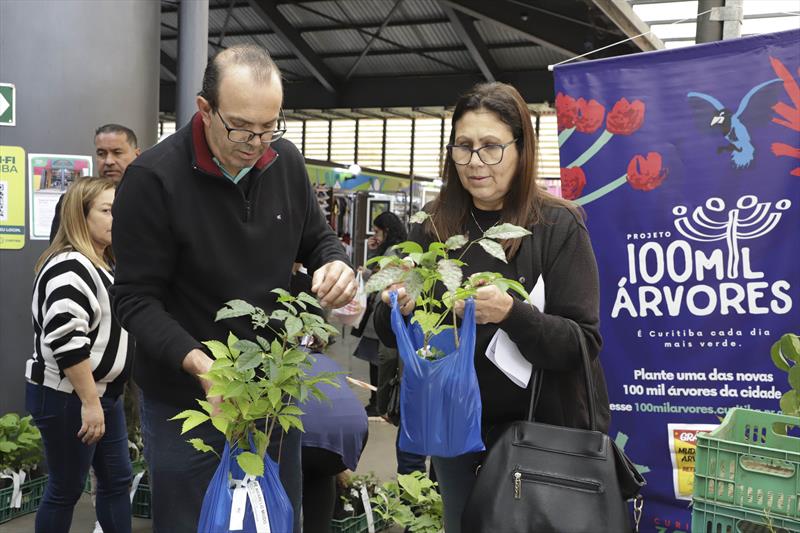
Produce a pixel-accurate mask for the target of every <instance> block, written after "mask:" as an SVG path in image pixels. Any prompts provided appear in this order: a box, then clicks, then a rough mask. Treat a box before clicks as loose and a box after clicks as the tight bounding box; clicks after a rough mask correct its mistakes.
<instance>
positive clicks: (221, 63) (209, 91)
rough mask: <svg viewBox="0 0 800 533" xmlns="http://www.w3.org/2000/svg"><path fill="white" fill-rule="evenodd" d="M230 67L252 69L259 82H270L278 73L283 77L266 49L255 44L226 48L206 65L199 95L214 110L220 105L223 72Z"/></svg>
mask: <svg viewBox="0 0 800 533" xmlns="http://www.w3.org/2000/svg"><path fill="white" fill-rule="evenodd" d="M230 65H245V66H247V67H250V71H251V72H252V74H253V77H254V78H255V79H256V80H257V81H268V80H269V79H270V77H271V76H272V75H273V73H276V74H277V75H278V78H280V77H281V71H280V69H279V68H278V65H276V64H275V62H274V61H273V60H272V58H271V57H270V55H269V52H267V51H266V50H265V49H264V48H261V47H259V46H255V45H253V44H237V45H235V46H231V47H230V48H226V49H225V50H222V51H221V52H218V53H217V55H215V56H214V57H213V58H211V60H210V61H209V62H208V64H207V65H206V71H205V73H204V74H203V87H202V89H201V90H200V93H199V95H200V96H202V97H203V98H205V99H206V101H208V104H209V105H210V106H211V109H213V110H216V109H217V106H218V105H219V82H220V78H221V77H222V72H223V70H224V69H225V68H226V67H228V66H230Z"/></svg>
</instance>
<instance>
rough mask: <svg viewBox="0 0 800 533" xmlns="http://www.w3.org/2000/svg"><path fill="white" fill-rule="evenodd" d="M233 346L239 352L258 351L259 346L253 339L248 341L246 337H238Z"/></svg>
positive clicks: (259, 349)
mask: <svg viewBox="0 0 800 533" xmlns="http://www.w3.org/2000/svg"><path fill="white" fill-rule="evenodd" d="M234 348H236V349H237V350H239V351H240V352H260V351H261V346H259V345H258V344H256V343H254V342H253V341H249V340H247V339H240V340H238V341H236V344H234Z"/></svg>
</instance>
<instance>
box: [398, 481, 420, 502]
mask: <svg viewBox="0 0 800 533" xmlns="http://www.w3.org/2000/svg"><path fill="white" fill-rule="evenodd" d="M397 483H398V484H399V485H400V486H401V487H402V488H403V490H404V491H406V492H407V493H408V495H409V496H411V498H413V499H414V501H419V500H420V497H421V496H422V485H421V484H420V482H419V480H418V479H417V478H416V477H415V476H411V475H399V476H397Z"/></svg>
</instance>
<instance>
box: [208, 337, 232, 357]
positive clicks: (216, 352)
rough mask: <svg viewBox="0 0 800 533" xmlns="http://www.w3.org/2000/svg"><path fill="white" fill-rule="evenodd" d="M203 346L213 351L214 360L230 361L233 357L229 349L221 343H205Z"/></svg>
mask: <svg viewBox="0 0 800 533" xmlns="http://www.w3.org/2000/svg"><path fill="white" fill-rule="evenodd" d="M203 344H205V345H206V347H207V348H208V349H209V350H210V351H211V355H213V356H214V359H229V358H230V357H231V352H230V350H228V347H227V346H225V345H224V344H223V343H221V342H219V341H205V342H204V343H203Z"/></svg>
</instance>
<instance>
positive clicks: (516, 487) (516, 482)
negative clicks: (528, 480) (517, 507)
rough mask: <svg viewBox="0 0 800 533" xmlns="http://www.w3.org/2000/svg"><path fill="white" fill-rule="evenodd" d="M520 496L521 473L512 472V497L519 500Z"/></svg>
mask: <svg viewBox="0 0 800 533" xmlns="http://www.w3.org/2000/svg"><path fill="white" fill-rule="evenodd" d="M521 497H522V474H521V473H520V472H514V499H515V500H519V499H520V498H521Z"/></svg>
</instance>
